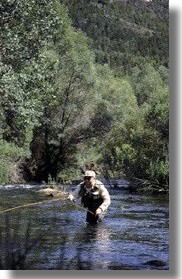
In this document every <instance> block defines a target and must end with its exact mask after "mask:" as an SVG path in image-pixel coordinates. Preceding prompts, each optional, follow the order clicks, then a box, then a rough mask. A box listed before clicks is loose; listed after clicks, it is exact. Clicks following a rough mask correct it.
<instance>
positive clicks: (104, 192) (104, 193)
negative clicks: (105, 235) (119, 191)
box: [99, 186, 111, 212]
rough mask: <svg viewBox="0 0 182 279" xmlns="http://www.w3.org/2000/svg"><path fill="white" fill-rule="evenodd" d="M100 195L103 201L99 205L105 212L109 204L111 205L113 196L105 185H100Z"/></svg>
mask: <svg viewBox="0 0 182 279" xmlns="http://www.w3.org/2000/svg"><path fill="white" fill-rule="evenodd" d="M100 195H101V197H102V199H103V203H102V204H101V205H100V206H99V208H100V209H101V210H102V211H103V212H104V211H106V210H107V208H108V206H109V205H110V203H111V198H110V195H109V192H108V190H107V189H106V188H105V187H104V186H101V187H100Z"/></svg>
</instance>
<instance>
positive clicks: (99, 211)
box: [95, 208, 102, 216]
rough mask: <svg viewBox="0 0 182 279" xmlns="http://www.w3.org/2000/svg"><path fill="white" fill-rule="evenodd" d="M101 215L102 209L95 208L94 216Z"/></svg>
mask: <svg viewBox="0 0 182 279" xmlns="http://www.w3.org/2000/svg"><path fill="white" fill-rule="evenodd" d="M101 213H102V209H101V208H97V210H96V212H95V215H96V216H98V215H100V214H101Z"/></svg>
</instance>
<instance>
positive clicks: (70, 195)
mask: <svg viewBox="0 0 182 279" xmlns="http://www.w3.org/2000/svg"><path fill="white" fill-rule="evenodd" d="M67 199H68V200H70V201H72V202H73V201H74V197H73V195H72V194H69V195H68V197H67Z"/></svg>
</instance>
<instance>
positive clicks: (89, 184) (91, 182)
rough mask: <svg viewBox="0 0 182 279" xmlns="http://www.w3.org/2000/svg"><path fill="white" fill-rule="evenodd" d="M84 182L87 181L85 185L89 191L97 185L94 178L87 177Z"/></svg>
mask: <svg viewBox="0 0 182 279" xmlns="http://www.w3.org/2000/svg"><path fill="white" fill-rule="evenodd" d="M84 181H85V185H86V187H87V188H88V189H89V188H92V187H93V186H94V185H95V178H94V177H92V176H85V177H84Z"/></svg>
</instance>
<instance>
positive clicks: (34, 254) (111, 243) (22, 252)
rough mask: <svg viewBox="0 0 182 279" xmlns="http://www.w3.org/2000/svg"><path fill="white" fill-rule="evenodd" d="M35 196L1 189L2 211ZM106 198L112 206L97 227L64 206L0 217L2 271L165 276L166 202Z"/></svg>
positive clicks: (120, 194)
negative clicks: (156, 272)
mask: <svg viewBox="0 0 182 279" xmlns="http://www.w3.org/2000/svg"><path fill="white" fill-rule="evenodd" d="M35 190H36V188H32V189H29V188H26V187H25V188H24V189H22V188H19V189H17V188H11V189H3V190H2V189H1V194H2V195H1V196H0V199H1V201H2V200H3V205H4V208H7V206H8V205H9V207H13V206H16V205H18V204H23V203H25V202H27V201H29V202H32V201H38V200H40V197H39V196H37V194H35V192H36V191H35ZM110 193H111V199H112V203H111V206H110V208H109V210H108V213H107V215H106V216H105V219H104V221H103V222H100V223H99V224H97V225H96V226H91V225H87V224H86V223H85V214H86V213H85V211H82V210H81V209H78V208H76V207H75V206H74V205H71V204H69V203H67V202H65V201H58V202H56V203H49V204H42V205H41V206H37V207H32V208H24V209H22V210H21V213H20V212H19V211H17V212H16V211H15V212H11V213H8V214H4V215H2V216H1V217H2V218H1V220H2V222H1V224H0V232H1V234H0V236H1V239H0V248H1V250H0V263H1V269H4V268H6V269H10V270H17V269H22V270H152V269H154V270H168V268H169V260H168V252H169V251H168V250H169V249H168V226H169V224H168V219H169V218H168V201H167V200H165V199H163V198H162V199H160V198H157V199H154V198H151V197H147V196H139V195H131V194H128V192H127V191H122V190H114V189H112V190H111V191H110ZM1 204H2V203H1Z"/></svg>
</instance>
